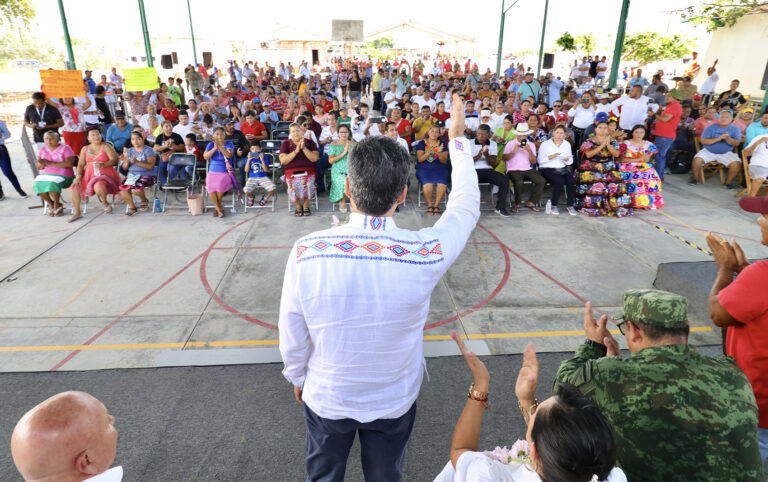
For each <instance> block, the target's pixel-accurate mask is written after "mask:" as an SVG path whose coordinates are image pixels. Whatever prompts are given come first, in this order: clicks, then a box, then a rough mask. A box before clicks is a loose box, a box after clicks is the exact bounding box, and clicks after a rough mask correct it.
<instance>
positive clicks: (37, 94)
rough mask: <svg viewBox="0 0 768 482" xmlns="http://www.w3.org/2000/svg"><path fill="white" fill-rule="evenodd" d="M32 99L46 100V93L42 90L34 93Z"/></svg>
mask: <svg viewBox="0 0 768 482" xmlns="http://www.w3.org/2000/svg"><path fill="white" fill-rule="evenodd" d="M32 100H45V94H43V93H42V92H35V93H34V94H32Z"/></svg>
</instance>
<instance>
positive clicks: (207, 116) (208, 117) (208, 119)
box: [203, 114, 213, 124]
mask: <svg viewBox="0 0 768 482" xmlns="http://www.w3.org/2000/svg"><path fill="white" fill-rule="evenodd" d="M203 122H204V123H207V124H212V123H213V117H212V116H211V114H205V115H204V116H203Z"/></svg>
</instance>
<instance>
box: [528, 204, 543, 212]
mask: <svg viewBox="0 0 768 482" xmlns="http://www.w3.org/2000/svg"><path fill="white" fill-rule="evenodd" d="M525 207H527V208H528V209H530V210H531V211H533V212H535V213H538V212H540V211H541V209H539V208H538V207H536V205H535V204H526V205H525Z"/></svg>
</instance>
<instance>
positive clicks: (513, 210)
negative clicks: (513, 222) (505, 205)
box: [512, 206, 520, 213]
mask: <svg viewBox="0 0 768 482" xmlns="http://www.w3.org/2000/svg"><path fill="white" fill-rule="evenodd" d="M512 212H513V213H519V212H520V206H514V207H513V208H512Z"/></svg>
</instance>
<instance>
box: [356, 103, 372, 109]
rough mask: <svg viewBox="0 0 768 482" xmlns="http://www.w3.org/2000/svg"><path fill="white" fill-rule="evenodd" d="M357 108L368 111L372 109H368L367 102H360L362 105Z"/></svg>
mask: <svg viewBox="0 0 768 482" xmlns="http://www.w3.org/2000/svg"><path fill="white" fill-rule="evenodd" d="M357 107H358V108H360V109H362V108H363V107H365V108H366V109H370V107H368V104H366V103H365V102H360V104H359V105H358V106H357Z"/></svg>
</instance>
